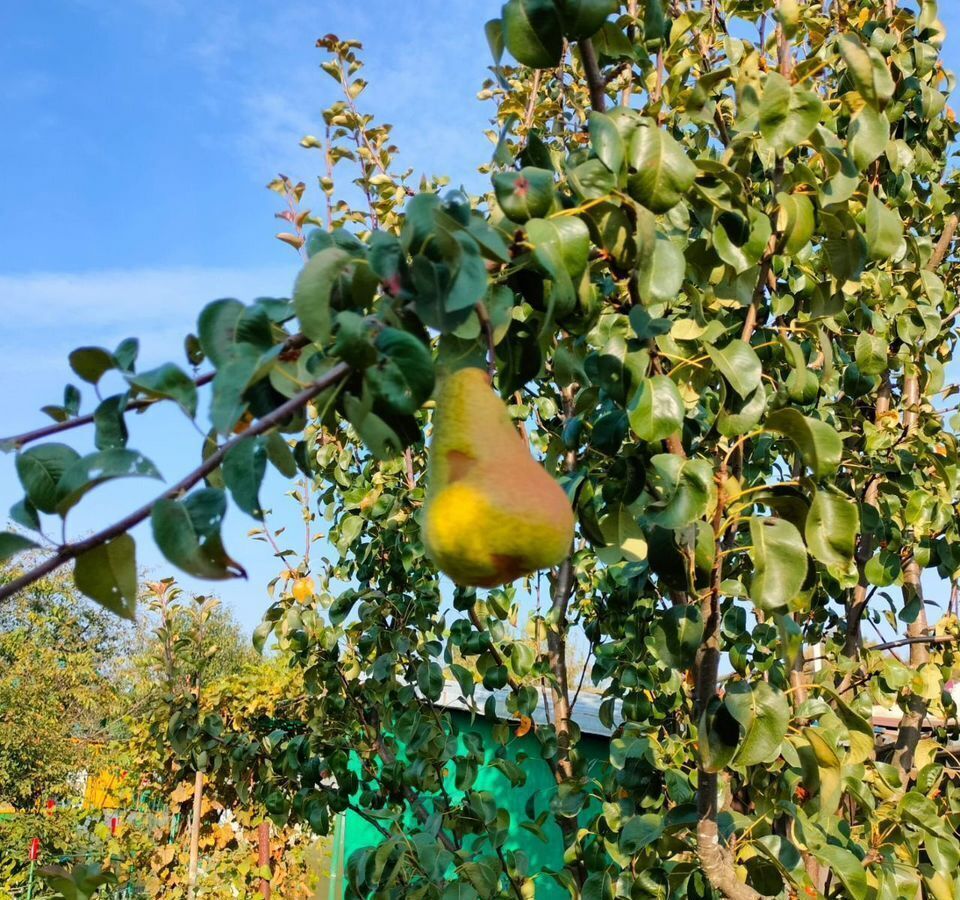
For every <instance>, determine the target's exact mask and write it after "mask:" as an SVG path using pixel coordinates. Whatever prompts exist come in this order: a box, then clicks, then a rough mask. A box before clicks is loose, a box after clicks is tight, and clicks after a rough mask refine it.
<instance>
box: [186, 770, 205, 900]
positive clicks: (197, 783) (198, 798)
mask: <svg viewBox="0 0 960 900" xmlns="http://www.w3.org/2000/svg"><path fill="white" fill-rule="evenodd" d="M202 804H203V772H197V777H196V779H195V780H194V782H193V818H192V819H191V821H190V868H189V869H188V871H187V900H193V898H194V897H195V896H196V890H197V864H198V863H199V860H200V812H201V808H202Z"/></svg>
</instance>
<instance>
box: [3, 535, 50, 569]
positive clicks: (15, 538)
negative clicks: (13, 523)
mask: <svg viewBox="0 0 960 900" xmlns="http://www.w3.org/2000/svg"><path fill="white" fill-rule="evenodd" d="M39 546H40V545H39V544H38V543H36V541H31V540H30V538H28V537H24V536H23V535H22V534H16V533H15V532H13V531H0V563H5V562H6V561H7V560H8V559H10V558H11V557H13V556H16V555H17V554H18V553H23V552H24V550H31V549H33V548H34V547H39Z"/></svg>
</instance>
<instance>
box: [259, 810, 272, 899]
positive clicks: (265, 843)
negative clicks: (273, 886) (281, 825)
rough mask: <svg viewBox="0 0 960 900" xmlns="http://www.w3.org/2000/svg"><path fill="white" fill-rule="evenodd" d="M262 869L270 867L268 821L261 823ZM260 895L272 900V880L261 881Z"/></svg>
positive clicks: (262, 879)
mask: <svg viewBox="0 0 960 900" xmlns="http://www.w3.org/2000/svg"><path fill="white" fill-rule="evenodd" d="M259 838H260V867H261V868H263V866H269V865H270V823H269V822H267V821H264V822H261V823H260V833H259ZM260 893H261V894H263V896H264V898H265V900H270V879H269V878H261V879H260Z"/></svg>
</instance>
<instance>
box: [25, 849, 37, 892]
mask: <svg viewBox="0 0 960 900" xmlns="http://www.w3.org/2000/svg"><path fill="white" fill-rule="evenodd" d="M36 865H37V864H36V862H34V861H33V860H32V859H31V860H30V875H29V876H28V879H27V900H33V870H34V869H35V868H36Z"/></svg>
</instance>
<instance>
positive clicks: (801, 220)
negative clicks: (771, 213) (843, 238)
mask: <svg viewBox="0 0 960 900" xmlns="http://www.w3.org/2000/svg"><path fill="white" fill-rule="evenodd" d="M777 205H778V206H779V210H778V212H777V229H778V230H779V231H780V232H781V233H782V234H783V237H784V244H783V250H784V253H786V254H787V255H789V256H793V255H795V254H797V253H799V252H800V251H801V250H802V249H803V248H804V247H806V246H807V244H809V243H810V239H811V238H812V237H813V232H814V229H815V226H816V220H815V218H814V210H813V203H811V201H810V198H809V197H807V196H806V195H805V194H785V193H780V194H777Z"/></svg>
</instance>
